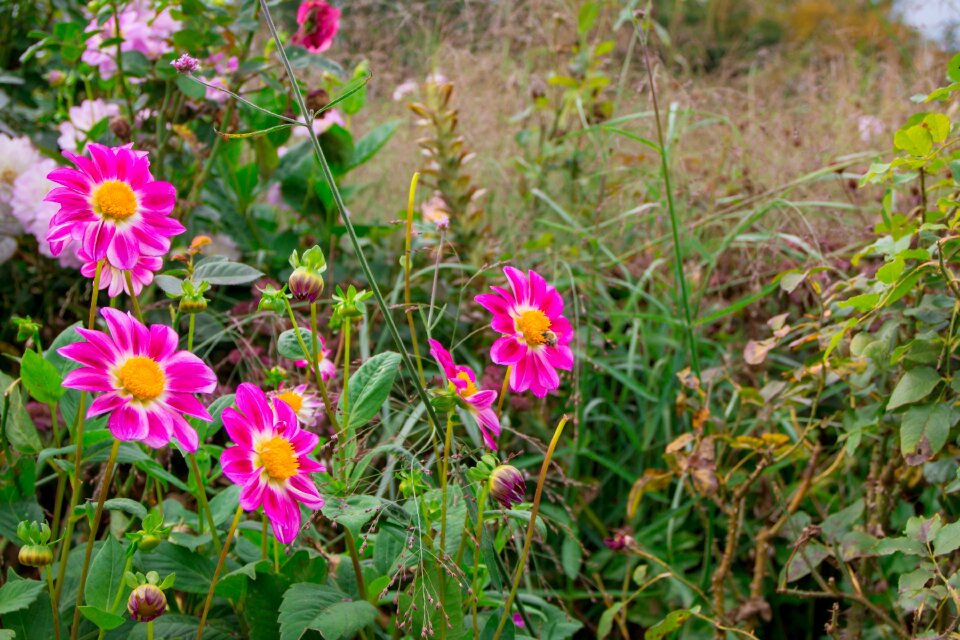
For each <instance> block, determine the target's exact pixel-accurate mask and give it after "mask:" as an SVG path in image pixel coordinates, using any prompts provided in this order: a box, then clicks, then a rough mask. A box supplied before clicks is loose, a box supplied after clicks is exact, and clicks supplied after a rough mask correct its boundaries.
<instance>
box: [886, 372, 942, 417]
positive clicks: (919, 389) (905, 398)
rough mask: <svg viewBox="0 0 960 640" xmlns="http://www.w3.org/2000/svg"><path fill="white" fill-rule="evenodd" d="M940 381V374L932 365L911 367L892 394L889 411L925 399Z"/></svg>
mask: <svg viewBox="0 0 960 640" xmlns="http://www.w3.org/2000/svg"><path fill="white" fill-rule="evenodd" d="M939 382H940V374H939V373H937V371H936V370H935V369H932V368H930V367H916V368H915V369H910V370H909V371H907V372H906V373H905V374H904V375H903V377H902V378H900V381H899V382H897V386H896V387H894V389H893V393H892V394H890V400H889V402H887V411H892V410H894V409H896V408H898V407H902V406H903V405H905V404H911V403H914V402H918V401H920V400H923V399H924V398H926V397H927V396H928V395H930V392H931V391H933V389H934V387H936V386H937V384H938V383H939Z"/></svg>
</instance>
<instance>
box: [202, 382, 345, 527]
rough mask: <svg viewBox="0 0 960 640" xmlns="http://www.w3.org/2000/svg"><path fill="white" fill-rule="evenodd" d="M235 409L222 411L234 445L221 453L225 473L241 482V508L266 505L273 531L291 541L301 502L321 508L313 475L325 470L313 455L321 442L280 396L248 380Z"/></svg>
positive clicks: (298, 518) (308, 506) (238, 389)
mask: <svg viewBox="0 0 960 640" xmlns="http://www.w3.org/2000/svg"><path fill="white" fill-rule="evenodd" d="M236 402H237V408H236V409H234V408H233V407H229V408H227V409H225V410H224V411H223V426H224V428H225V429H226V430H227V434H228V435H229V436H230V439H231V440H233V441H234V442H235V443H236V446H234V447H229V448H228V449H227V450H226V451H224V452H223V455H222V456H221V457H220V464H221V465H222V466H223V473H224V475H226V476H227V477H228V478H230V480H232V481H233V482H234V483H236V484H238V485H240V486H241V487H242V490H241V491H240V506H242V507H243V508H244V510H245V511H255V510H257V509H258V508H259V507H260V506H263V510H264V512H265V513H266V514H267V518H269V519H270V524H271V525H273V533H274V535H275V536H276V538H277V540H279V541H280V542H281V543H283V544H290V543H291V542H293V541H294V539H295V538H296V537H297V534H298V533H299V532H300V522H301V519H300V504H303V505H305V506H306V507H307V508H309V509H320V508H322V507H323V505H324V501H323V497H322V496H321V495H320V493H319V492H318V491H317V486H316V484H314V482H313V479H312V478H311V477H310V474H312V473H317V472H321V471H326V468H325V467H324V466H323V465H322V464H320V463H319V462H317V461H316V460H313V459H311V458H310V457H309V454H310V453H311V452H312V451H313V450H314V448H316V446H317V443H318V442H319V441H320V438H319V436H317V435H316V434H313V433H310V432H309V431H304V430H303V429H301V428H300V424H299V423H298V421H297V414H296V413H294V411H293V409H291V408H290V406H289V405H288V404H287V403H286V402H283V401H282V400H280V399H278V398H273V399H272V400H269V399H268V398H267V396H266V395H265V394H264V393H263V391H262V390H261V389H260V388H259V387H257V386H255V385H252V384H250V383H249V382H244V383H243V384H241V385H240V386H239V387H237V395H236Z"/></svg>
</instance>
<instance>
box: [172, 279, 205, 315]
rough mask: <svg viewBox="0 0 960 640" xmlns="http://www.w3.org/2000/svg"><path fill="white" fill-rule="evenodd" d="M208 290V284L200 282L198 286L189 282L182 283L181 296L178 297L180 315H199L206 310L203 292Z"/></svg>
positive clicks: (203, 281)
mask: <svg viewBox="0 0 960 640" xmlns="http://www.w3.org/2000/svg"><path fill="white" fill-rule="evenodd" d="M209 288H210V283H209V282H207V281H206V280H202V281H201V282H200V284H197V285H195V284H193V283H192V282H190V281H189V280H184V282H183V295H182V296H181V297H180V306H179V309H180V313H186V314H192V313H200V312H201V311H204V310H206V308H207V299H206V298H204V297H203V294H204V292H206V291H207V289H209Z"/></svg>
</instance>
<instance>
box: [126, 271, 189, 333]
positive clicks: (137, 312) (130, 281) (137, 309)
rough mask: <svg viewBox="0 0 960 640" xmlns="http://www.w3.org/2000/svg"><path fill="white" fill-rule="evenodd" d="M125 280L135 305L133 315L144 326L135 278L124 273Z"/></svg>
mask: <svg viewBox="0 0 960 640" xmlns="http://www.w3.org/2000/svg"><path fill="white" fill-rule="evenodd" d="M123 278H124V279H125V280H126V281H127V293H129V294H130V303H131V304H132V305H133V315H135V316H137V320H139V321H140V323H141V324H143V312H142V311H141V310H140V301H139V300H137V294H135V293H134V292H133V276H132V275H131V272H130V271H124V272H123ZM191 317H193V316H191Z"/></svg>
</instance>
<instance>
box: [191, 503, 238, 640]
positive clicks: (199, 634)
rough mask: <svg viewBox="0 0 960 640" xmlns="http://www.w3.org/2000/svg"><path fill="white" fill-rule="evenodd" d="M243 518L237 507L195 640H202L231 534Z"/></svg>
mask: <svg viewBox="0 0 960 640" xmlns="http://www.w3.org/2000/svg"><path fill="white" fill-rule="evenodd" d="M241 516H243V507H241V506H238V507H237V512H236V513H234V514H233V522H231V523H230V529H229V531H227V538H226V540H225V541H224V543H223V548H222V549H220V558H219V559H218V560H217V568H216V569H214V570H213V578H211V580H210V591H209V592H207V600H206V602H204V603H203V613H201V614H200V626H198V627H197V640H203V627H204V625H206V624H207V614H209V613H210V605H211V603H213V592H214V590H215V589H216V588H217V579H218V578H219V577H220V572H221V571H222V570H223V563H224V562H225V561H226V559H227V552H228V551H230V542H231V541H232V540H233V534H234V533H236V532H237V525H239V524H240V518H241Z"/></svg>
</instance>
